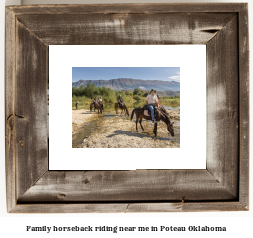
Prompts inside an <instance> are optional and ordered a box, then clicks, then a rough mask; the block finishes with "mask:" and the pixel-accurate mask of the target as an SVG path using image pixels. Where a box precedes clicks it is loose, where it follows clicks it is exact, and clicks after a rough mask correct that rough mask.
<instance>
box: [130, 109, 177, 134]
mask: <svg viewBox="0 0 253 238" xmlns="http://www.w3.org/2000/svg"><path fill="white" fill-rule="evenodd" d="M134 114H135V115H136V131H138V128H137V124H138V121H139V123H140V126H141V129H142V130H143V131H144V128H143V126H142V124H141V122H142V119H143V118H144V119H146V120H151V116H145V115H144V108H143V107H138V108H135V109H134V110H133V111H132V115H131V120H132V119H133V116H134ZM155 119H156V121H160V120H162V121H163V122H164V123H165V124H166V125H167V130H168V131H169V132H170V134H171V135H172V136H174V128H173V123H174V122H172V123H171V121H170V119H169V117H168V115H167V114H165V113H163V112H162V111H160V110H157V113H156V115H155ZM153 132H154V134H155V137H156V135H157V123H155V125H154V130H153Z"/></svg>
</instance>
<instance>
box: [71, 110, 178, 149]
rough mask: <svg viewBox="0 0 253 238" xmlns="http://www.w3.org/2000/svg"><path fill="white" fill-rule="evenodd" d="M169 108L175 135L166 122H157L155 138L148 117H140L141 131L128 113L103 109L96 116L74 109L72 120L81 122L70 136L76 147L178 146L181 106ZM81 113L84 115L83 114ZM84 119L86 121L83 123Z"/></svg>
mask: <svg viewBox="0 0 253 238" xmlns="http://www.w3.org/2000/svg"><path fill="white" fill-rule="evenodd" d="M83 111H85V110H83ZM130 112H131V111H130ZM168 112H169V113H170V118H171V121H174V132H175V136H174V137H172V136H171V135H170V134H169V132H168V131H167V127H166V124H165V123H163V122H159V123H158V133H157V138H155V137H154V134H153V127H154V126H153V125H152V124H151V122H150V121H143V123H142V125H143V127H144V131H142V129H141V127H140V125H139V123H138V129H139V130H138V132H137V131H136V129H135V117H134V118H133V121H131V120H130V118H129V117H125V116H120V115H116V114H115V113H113V112H111V113H105V115H104V116H95V113H94V114H90V112H89V111H88V112H87V111H86V112H80V113H79V112H74V111H73V122H74V123H78V122H79V123H80V126H81V125H82V128H81V132H79V133H76V132H77V131H78V129H80V127H79V128H77V129H76V130H75V131H73V132H74V133H76V134H75V135H74V137H73V138H77V140H76V141H78V146H77V147H81V148H179V147H180V110H179V109H178V110H174V111H169V110H168ZM83 113H84V114H83ZM83 115H85V118H86V119H84V118H82V116H83ZM96 115H97V114H96ZM75 121H76V122H75ZM84 121H86V122H87V121H89V122H88V123H85V124H82V122H84ZM74 147H76V146H74Z"/></svg>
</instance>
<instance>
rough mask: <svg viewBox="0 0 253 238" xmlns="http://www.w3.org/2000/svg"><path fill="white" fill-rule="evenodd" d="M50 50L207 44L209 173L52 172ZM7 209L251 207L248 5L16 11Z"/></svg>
mask: <svg viewBox="0 0 253 238" xmlns="http://www.w3.org/2000/svg"><path fill="white" fill-rule="evenodd" d="M50 44H83V45H85V44H87V45H89V44H206V46H207V169H206V170H137V171H48V125H47V117H48V115H47V114H48V108H47V107H48V106H47V104H48V101H47V88H48V48H49V47H48V46H49V45H50ZM5 78H6V95H5V98H6V112H5V119H6V180H7V210H8V212H14V213H20V212H21V213H24V212H25V213H32V212H36V213H44V212H167V211H183V212H184V211H215V210H216V211H228V210H235V211H238V210H241V211H243V210H244V211H246V210H248V209H249V208H248V204H249V198H248V196H249V192H248V190H249V187H248V184H249V181H248V179H249V169H248V165H249V43H248V9H247V4H244V3H243V4H241V3H239V4H238V3H236V4H234V3H219V4H217V3H215V4H213V3H206V4H202V3H201V4H123V5H122V4H118V5H40V6H11V7H6V76H5Z"/></svg>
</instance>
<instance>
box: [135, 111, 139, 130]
mask: <svg viewBox="0 0 253 238" xmlns="http://www.w3.org/2000/svg"><path fill="white" fill-rule="evenodd" d="M135 115H136V131H137V132H138V128H137V125H138V121H139V117H137V114H135Z"/></svg>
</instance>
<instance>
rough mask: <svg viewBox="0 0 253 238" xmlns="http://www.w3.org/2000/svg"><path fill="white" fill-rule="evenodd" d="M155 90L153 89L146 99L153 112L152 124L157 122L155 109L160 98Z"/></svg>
mask: <svg viewBox="0 0 253 238" xmlns="http://www.w3.org/2000/svg"><path fill="white" fill-rule="evenodd" d="M155 92H156V91H155V90H154V89H151V90H150V94H149V95H148V96H147V97H146V99H145V101H146V103H147V104H148V108H149V110H150V112H151V120H152V124H154V123H155V111H154V110H155V109H154V107H155V106H157V105H158V98H157V96H156V95H155Z"/></svg>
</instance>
